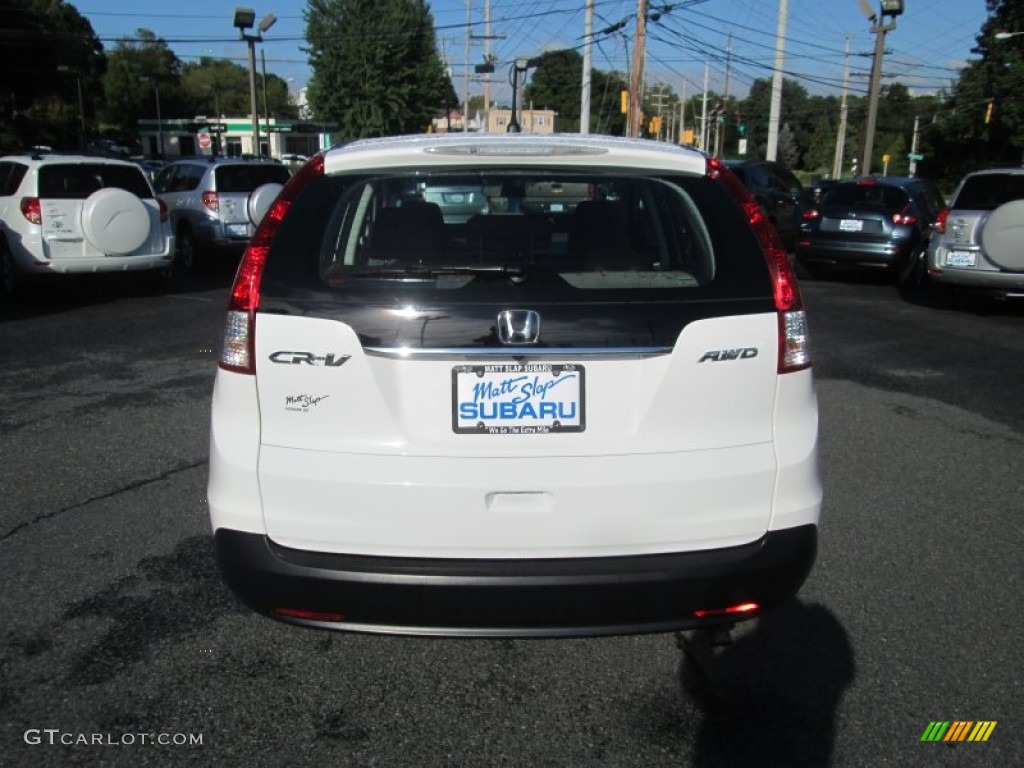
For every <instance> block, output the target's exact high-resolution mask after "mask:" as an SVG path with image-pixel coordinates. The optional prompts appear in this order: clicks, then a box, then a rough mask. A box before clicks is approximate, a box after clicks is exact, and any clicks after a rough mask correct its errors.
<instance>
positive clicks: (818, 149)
mask: <svg viewBox="0 0 1024 768" xmlns="http://www.w3.org/2000/svg"><path fill="white" fill-rule="evenodd" d="M835 151H836V130H835V128H834V127H833V126H832V121H830V120H829V119H828V115H827V114H822V115H820V116H819V117H818V123H817V125H816V126H815V127H814V133H813V134H812V135H811V140H810V142H809V143H808V145H807V151H806V152H805V153H804V163H803V169H804V170H807V171H812V172H814V173H820V174H830V175H831V173H832V164H833V163H834V162H835Z"/></svg>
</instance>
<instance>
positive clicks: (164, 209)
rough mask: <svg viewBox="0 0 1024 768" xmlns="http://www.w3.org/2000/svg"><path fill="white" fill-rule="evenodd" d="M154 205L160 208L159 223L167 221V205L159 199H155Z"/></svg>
mask: <svg viewBox="0 0 1024 768" xmlns="http://www.w3.org/2000/svg"><path fill="white" fill-rule="evenodd" d="M156 204H157V205H158V206H159V207H160V221H167V217H168V215H169V214H168V212H167V203H165V202H164V201H163V200H161V199H160V198H159V197H158V198H157V199H156Z"/></svg>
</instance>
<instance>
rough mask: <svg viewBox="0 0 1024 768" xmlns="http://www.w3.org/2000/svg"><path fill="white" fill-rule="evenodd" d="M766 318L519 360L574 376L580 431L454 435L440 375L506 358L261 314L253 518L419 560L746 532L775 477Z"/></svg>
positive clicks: (347, 547) (323, 545)
mask: <svg viewBox="0 0 1024 768" xmlns="http://www.w3.org/2000/svg"><path fill="white" fill-rule="evenodd" d="M777 322H778V321H777V317H776V315H775V314H774V313H769V314H755V315H746V316H738V317H728V318H715V319H708V320H699V321H696V322H693V323H690V324H689V325H687V327H686V328H685V329H684V330H683V331H682V333H681V334H680V335H679V339H678V343H677V344H676V346H675V349H674V350H672V351H670V352H668V353H666V354H661V355H655V356H651V357H637V356H623V357H621V358H614V357H613V358H611V359H609V358H605V359H587V358H573V357H571V356H570V355H567V356H565V357H558V358H547V357H545V358H543V359H530V360H528V361H527V362H530V363H541V364H548V363H555V364H556V365H557V364H568V365H570V366H572V370H573V371H575V372H578V373H579V375H580V378H581V379H582V387H581V389H580V395H579V399H578V401H577V402H576V407H578V408H579V409H580V412H581V416H582V419H581V420H580V423H581V426H582V428H581V429H577V430H574V431H565V432H548V433H543V432H534V433H522V432H520V433H516V432H515V431H511V430H510V431H505V432H501V431H497V432H491V433H483V434H479V433H472V432H461V431H456V427H457V425H458V419H457V418H456V415H455V411H456V409H457V408H458V399H457V398H456V390H455V387H456V378H457V377H456V374H455V373H454V371H456V369H458V368H459V367H460V366H465V365H467V364H469V365H474V364H481V365H482V364H487V365H496V364H508V365H515V364H521V363H523V362H524V360H523V359H522V358H518V359H517V358H514V357H512V356H508V357H504V358H491V357H488V358H487V359H486V360H468V361H467V360H465V359H461V360H457V359H456V360H434V359H406V358H402V357H392V356H381V355H375V354H367V352H366V350H364V349H363V347H362V345H361V344H360V341H359V338H358V336H357V335H356V333H355V332H354V331H353V329H352V328H351V327H350V326H348V325H346V324H345V323H343V322H339V321H334V320H330V319H324V318H310V317H287V316H279V315H274V314H260V315H258V320H257V326H256V360H257V363H256V366H257V382H258V393H259V400H260V412H261V422H262V428H261V444H262V445H261V450H260V467H259V470H260V487H261V494H262V497H263V503H264V516H265V522H266V526H267V531H268V533H269V535H270V536H271V537H272V538H273V539H275V540H276V541H278V542H280V543H282V544H286V545H289V546H295V547H300V548H312V549H326V550H336V551H344V552H357V553H366V554H387V553H390V554H402V553H405V554H410V555H414V554H418V555H423V556H460V555H462V556H466V553H467V552H472V553H473V555H474V556H488V555H491V556H524V557H525V556H534V557H536V556H545V555H547V556H560V555H562V556H566V555H576V556H579V555H598V554H607V553H623V552H635V553H641V552H652V551H672V550H674V551H683V550H687V549H691V548H702V547H707V546H709V545H711V546H714V545H721V546H726V545H730V544H736V543H740V542H741V541H750V540H753V539H755V538H757V537H758V536H760V535H762V534H763V533H764V531H765V530H766V529H767V526H768V520H769V515H770V512H771V509H770V506H771V505H770V499H771V496H772V486H773V482H774V476H775V466H776V462H775V456H774V452H773V451H774V449H773V445H772V422H773V414H774V397H775V387H774V385H773V382H774V381H775V378H776V355H775V350H776V345H777V334H778V325H777ZM722 350H726V351H722ZM719 352H721V355H720V357H721V359H716V357H718V356H719V354H718V353H719ZM709 353H711V354H710V356H709ZM730 355H732V356H731V357H730ZM529 375H530V374H529V372H527V376H528V377H529ZM463 399H465V397H463ZM537 399H540V398H537ZM537 410H538V411H539V410H540V408H539V407H538V409H537Z"/></svg>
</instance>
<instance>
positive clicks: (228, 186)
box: [214, 164, 291, 192]
mask: <svg viewBox="0 0 1024 768" xmlns="http://www.w3.org/2000/svg"><path fill="white" fill-rule="evenodd" d="M214 173H215V174H216V177H217V191H218V192H252V191H253V190H254V189H256V187H260V186H263V185H264V184H285V183H287V182H288V179H289V178H291V174H290V173H288V169H287V168H285V167H284V166H283V165H276V164H267V165H256V164H253V165H224V166H221V167H220V168H217V169H216V170H215V171H214Z"/></svg>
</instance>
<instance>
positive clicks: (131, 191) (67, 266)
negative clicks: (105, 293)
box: [0, 154, 174, 297]
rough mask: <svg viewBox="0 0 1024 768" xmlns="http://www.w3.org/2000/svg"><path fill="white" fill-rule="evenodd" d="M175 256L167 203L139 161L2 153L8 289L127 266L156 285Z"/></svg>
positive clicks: (1, 218)
mask: <svg viewBox="0 0 1024 768" xmlns="http://www.w3.org/2000/svg"><path fill="white" fill-rule="evenodd" d="M173 259H174V237H173V235H172V234H171V228H170V225H169V223H168V220H167V208H166V207H165V206H164V205H163V204H162V203H160V202H159V201H158V200H157V199H156V196H155V195H154V194H153V188H152V187H151V186H150V184H149V181H148V180H147V179H146V176H145V174H144V173H143V171H142V169H141V168H139V166H138V165H136V164H135V163H130V162H125V161H121V160H114V159H110V158H105V157H92V156H79V155H59V154H31V155H10V156H7V157H2V158H0V275H2V280H0V286H2V289H3V292H4V294H5V295H7V296H9V297H13V296H16V295H18V294H20V293H23V292H24V291H25V289H27V288H29V287H30V286H31V285H32V283H33V282H34V280H35V278H37V277H40V276H43V275H55V274H61V275H78V274H92V273H97V272H125V273H132V274H135V275H144V277H145V278H147V279H148V280H150V281H152V282H153V283H154V287H156V286H159V284H160V283H162V281H163V280H164V279H165V278H166V277H167V275H168V272H169V269H170V266H171V262H172V261H173Z"/></svg>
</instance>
